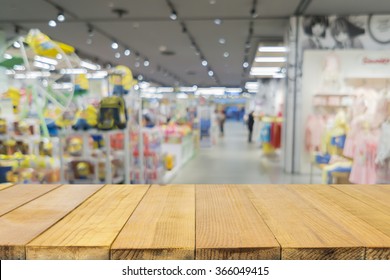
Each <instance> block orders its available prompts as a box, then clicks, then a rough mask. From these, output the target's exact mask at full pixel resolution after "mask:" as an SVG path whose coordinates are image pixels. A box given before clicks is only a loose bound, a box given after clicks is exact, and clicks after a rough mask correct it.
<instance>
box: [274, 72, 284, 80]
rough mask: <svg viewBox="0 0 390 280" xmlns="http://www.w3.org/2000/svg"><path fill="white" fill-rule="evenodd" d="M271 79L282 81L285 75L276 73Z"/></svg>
mask: <svg viewBox="0 0 390 280" xmlns="http://www.w3.org/2000/svg"><path fill="white" fill-rule="evenodd" d="M272 77H273V78H275V79H283V78H286V75H285V74H282V73H277V74H274V75H273V76H272Z"/></svg>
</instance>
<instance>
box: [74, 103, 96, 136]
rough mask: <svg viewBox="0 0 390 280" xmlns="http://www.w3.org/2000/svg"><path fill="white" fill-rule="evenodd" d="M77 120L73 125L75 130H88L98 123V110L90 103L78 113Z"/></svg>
mask: <svg viewBox="0 0 390 280" xmlns="http://www.w3.org/2000/svg"><path fill="white" fill-rule="evenodd" d="M75 119H76V122H75V123H74V124H73V125H72V128H73V129H74V130H88V129H92V128H94V127H96V125H97V110H96V108H95V107H94V106H92V105H88V106H87V107H86V108H85V109H84V110H81V111H79V112H77V113H76V118H75Z"/></svg>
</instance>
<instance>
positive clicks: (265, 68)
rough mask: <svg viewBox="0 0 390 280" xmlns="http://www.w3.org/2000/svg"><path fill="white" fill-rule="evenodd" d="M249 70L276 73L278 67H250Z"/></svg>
mask: <svg viewBox="0 0 390 280" xmlns="http://www.w3.org/2000/svg"><path fill="white" fill-rule="evenodd" d="M251 72H258V73H276V72H280V67H252V69H251Z"/></svg>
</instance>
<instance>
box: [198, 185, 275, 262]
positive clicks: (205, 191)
mask: <svg viewBox="0 0 390 280" xmlns="http://www.w3.org/2000/svg"><path fill="white" fill-rule="evenodd" d="M246 191H247V186H232V185H213V186H211V185H197V186H196V259H201V260H202V259H247V260H250V259H280V246H279V244H278V242H277V241H276V240H275V237H274V235H273V234H272V233H271V231H270V230H269V228H268V226H267V225H266V224H265V222H264V221H263V219H262V218H261V216H260V215H259V213H258V212H257V211H256V209H255V208H254V207H253V205H252V204H251V202H250V200H249V199H248V197H247V195H246Z"/></svg>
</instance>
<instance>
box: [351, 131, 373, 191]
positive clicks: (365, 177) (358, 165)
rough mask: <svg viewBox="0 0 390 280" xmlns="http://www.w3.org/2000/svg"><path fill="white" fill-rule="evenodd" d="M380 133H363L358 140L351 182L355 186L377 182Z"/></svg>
mask: <svg viewBox="0 0 390 280" xmlns="http://www.w3.org/2000/svg"><path fill="white" fill-rule="evenodd" d="M378 141H379V131H378V130H373V131H370V132H361V133H360V134H359V137H358V138H356V142H355V149H354V155H353V164H352V170H351V174H350V177H349V181H350V182H351V183H354V184H375V183H376V180H377V173H376V171H377V170H376V164H375V158H376V154H377V149H378Z"/></svg>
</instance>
